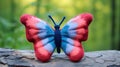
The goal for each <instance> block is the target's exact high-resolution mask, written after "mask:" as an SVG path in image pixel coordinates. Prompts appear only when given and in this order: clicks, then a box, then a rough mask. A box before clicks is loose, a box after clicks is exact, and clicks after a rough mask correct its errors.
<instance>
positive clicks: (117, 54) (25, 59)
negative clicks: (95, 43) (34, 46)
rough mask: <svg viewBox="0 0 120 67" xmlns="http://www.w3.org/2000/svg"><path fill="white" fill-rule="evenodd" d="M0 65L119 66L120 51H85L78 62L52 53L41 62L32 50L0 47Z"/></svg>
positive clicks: (46, 66) (26, 66) (38, 66)
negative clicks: (49, 58) (48, 58)
mask: <svg viewBox="0 0 120 67" xmlns="http://www.w3.org/2000/svg"><path fill="white" fill-rule="evenodd" d="M0 67H120V51H117V50H106V51H94V52H86V53H85V56H84V58H83V59H82V60H81V61H79V62H71V61H70V60H69V59H68V57H67V56H66V55H65V54H64V53H60V54H57V53H54V54H53V55H52V57H51V60H50V61H49V62H46V63H42V62H40V61H38V60H37V59H36V58H35V55H34V51H33V50H15V49H5V48H0Z"/></svg>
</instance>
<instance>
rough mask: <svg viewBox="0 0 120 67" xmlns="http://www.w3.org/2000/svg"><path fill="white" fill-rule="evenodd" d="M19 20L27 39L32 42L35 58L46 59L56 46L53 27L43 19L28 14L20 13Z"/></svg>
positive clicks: (44, 60)
mask: <svg viewBox="0 0 120 67" xmlns="http://www.w3.org/2000/svg"><path fill="white" fill-rule="evenodd" d="M20 21H21V22H22V24H24V26H25V28H26V37H27V40H28V41H30V42H33V44H34V50H35V55H36V57H37V59H38V60H40V61H42V62H46V61H48V60H49V59H50V57H51V55H52V53H53V51H54V50H55V47H56V46H55V44H54V31H53V29H52V28H51V27H50V26H49V25H48V24H47V23H46V22H45V21H43V20H41V19H38V18H37V17H34V16H31V15H28V14H25V15H22V16H21V19H20Z"/></svg>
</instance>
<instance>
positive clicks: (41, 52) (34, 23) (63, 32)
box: [20, 13, 93, 62]
mask: <svg viewBox="0 0 120 67" xmlns="http://www.w3.org/2000/svg"><path fill="white" fill-rule="evenodd" d="M48 17H49V18H50V19H51V20H52V22H53V23H54V29H53V28H52V27H50V25H49V24H48V23H46V22H45V21H43V20H41V19H39V18H37V17H35V16H32V15H29V14H24V15H22V16H21V17H20V21H21V23H22V24H23V25H24V26H25V29H26V38H27V40H28V41H29V42H32V43H33V45H34V51H35V56H36V57H37V59H38V60H40V61H42V62H47V61H49V60H50V58H51V55H52V54H53V52H54V51H55V49H57V52H58V53H60V52H61V49H62V50H63V51H64V53H65V54H66V55H67V56H68V57H69V59H70V60H71V61H73V62H77V61H80V60H81V59H82V58H83V56H84V49H83V47H82V43H81V42H82V41H86V40H87V38H88V26H89V24H90V23H91V21H92V19H93V16H92V14H90V13H82V14H80V15H78V16H76V17H74V18H72V19H71V20H69V21H68V22H67V23H66V24H65V26H63V28H62V29H61V28H60V25H61V24H62V22H63V21H64V19H65V17H63V19H62V20H61V22H60V23H59V24H57V23H56V22H55V21H54V20H53V18H52V17H51V16H50V15H49V16H48Z"/></svg>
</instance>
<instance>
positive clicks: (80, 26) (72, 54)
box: [61, 13, 92, 61]
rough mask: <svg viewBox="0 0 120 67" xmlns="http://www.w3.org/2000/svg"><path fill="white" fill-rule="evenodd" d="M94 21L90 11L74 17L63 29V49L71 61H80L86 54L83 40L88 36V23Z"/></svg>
mask: <svg viewBox="0 0 120 67" xmlns="http://www.w3.org/2000/svg"><path fill="white" fill-rule="evenodd" d="M91 21H92V15H91V14H89V13H84V14H80V15H78V16H76V17H74V18H72V19H71V20H70V21H69V22H68V23H67V24H66V25H65V26H64V27H63V29H62V30H61V35H62V46H61V48H62V49H63V51H64V52H65V53H66V55H68V57H69V58H70V60H71V61H79V60H80V59H81V58H82V57H83V56H84V49H83V47H82V44H81V41H85V40H87V38H88V25H89V24H90V22H91Z"/></svg>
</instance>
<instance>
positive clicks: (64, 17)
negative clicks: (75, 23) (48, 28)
mask: <svg viewBox="0 0 120 67" xmlns="http://www.w3.org/2000/svg"><path fill="white" fill-rule="evenodd" d="M64 20H65V17H63V19H62V20H61V22H60V24H59V26H60V25H61V24H62V22H63V21H64Z"/></svg>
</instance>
